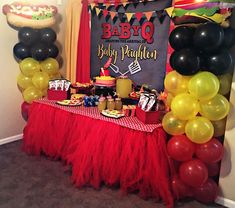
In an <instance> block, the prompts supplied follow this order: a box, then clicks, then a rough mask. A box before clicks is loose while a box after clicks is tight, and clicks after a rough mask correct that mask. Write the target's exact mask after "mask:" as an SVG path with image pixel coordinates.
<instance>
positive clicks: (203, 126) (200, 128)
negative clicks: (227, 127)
mask: <svg viewBox="0 0 235 208" xmlns="http://www.w3.org/2000/svg"><path fill="white" fill-rule="evenodd" d="M185 133H186V135H187V137H188V138H189V139H190V140H191V141H192V142H194V143H197V144H203V143H206V142H208V141H209V140H210V139H211V138H212V136H213V134H214V127H213V125H212V123H211V122H210V120H208V119H207V118H204V117H200V116H197V117H195V118H194V119H192V120H189V121H188V122H187V124H186V126H185Z"/></svg>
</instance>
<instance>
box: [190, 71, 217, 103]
mask: <svg viewBox="0 0 235 208" xmlns="http://www.w3.org/2000/svg"><path fill="white" fill-rule="evenodd" d="M188 88H189V92H190V94H192V95H193V96H194V97H196V98H197V99H199V100H209V99H211V98H213V97H214V96H215V95H216V94H217V93H218V91H219V80H218V78H217V77H216V76H215V75H214V74H212V73H210V72H206V71H205V72H199V73H197V74H196V75H194V76H193V77H192V78H191V79H190V81H189V84H188Z"/></svg>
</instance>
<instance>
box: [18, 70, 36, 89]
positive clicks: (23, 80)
mask: <svg viewBox="0 0 235 208" xmlns="http://www.w3.org/2000/svg"><path fill="white" fill-rule="evenodd" d="M17 84H18V85H19V87H20V88H21V89H26V88H28V87H30V86H33V83H32V79H31V77H26V76H24V75H23V74H22V73H20V74H19V75H18V76H17Z"/></svg>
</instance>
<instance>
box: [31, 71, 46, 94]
mask: <svg viewBox="0 0 235 208" xmlns="http://www.w3.org/2000/svg"><path fill="white" fill-rule="evenodd" d="M32 82H33V85H34V86H35V87H36V88H38V89H39V90H43V89H47V88H48V82H49V76H48V74H47V73H46V72H36V73H35V74H34V75H33V78H32Z"/></svg>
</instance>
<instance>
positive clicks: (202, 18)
mask: <svg viewBox="0 0 235 208" xmlns="http://www.w3.org/2000/svg"><path fill="white" fill-rule="evenodd" d="M218 2H219V1H218ZM218 2H215V1H210V0H209V1H208V0H200V1H195V0H178V1H176V2H175V5H174V10H173V13H172V19H173V21H174V24H175V25H182V24H198V23H205V22H213V23H216V24H220V25H222V26H224V27H228V26H229V21H228V18H229V17H230V16H231V10H230V9H229V8H227V7H226V8H222V5H221V3H218Z"/></svg>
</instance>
